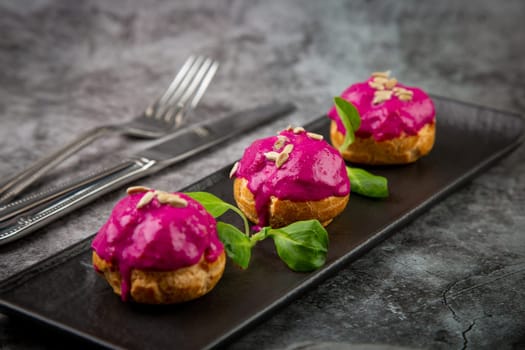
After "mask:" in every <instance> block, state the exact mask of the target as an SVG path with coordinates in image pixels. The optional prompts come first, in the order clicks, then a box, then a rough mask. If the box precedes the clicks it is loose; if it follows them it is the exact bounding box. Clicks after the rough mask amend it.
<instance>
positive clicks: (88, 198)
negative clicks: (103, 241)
mask: <svg viewBox="0 0 525 350" xmlns="http://www.w3.org/2000/svg"><path fill="white" fill-rule="evenodd" d="M155 164H157V162H156V161H154V160H150V159H146V158H139V159H132V160H130V161H129V162H127V163H123V164H121V166H120V167H118V168H115V169H114V171H113V172H108V171H107V170H105V171H104V176H101V175H100V173H97V174H94V175H92V176H91V177H88V178H86V179H85V182H86V183H87V185H86V186H85V187H79V188H78V189H76V190H72V191H70V192H69V193H67V194H66V195H63V196H61V197H58V199H56V200H55V201H50V202H46V203H45V204H43V205H40V206H38V207H36V208H34V209H32V210H30V211H29V212H27V213H26V214H25V215H23V216H19V217H14V218H12V219H11V220H7V221H5V222H2V223H0V245H3V244H6V243H9V242H12V241H14V240H16V239H19V238H22V237H24V236H26V235H28V234H30V233H32V232H34V231H35V230H37V229H39V228H41V227H43V226H45V225H47V224H49V223H50V222H52V221H54V220H56V219H58V218H60V217H62V216H64V215H66V214H68V213H70V212H71V211H73V210H75V209H78V208H80V207H82V206H84V205H85V204H87V203H90V202H92V201H93V200H95V199H97V198H99V197H100V196H102V195H104V194H106V193H109V192H111V191H113V190H115V189H117V188H119V187H121V186H123V185H124V184H126V183H129V182H131V181H134V180H136V179H139V178H141V177H143V176H146V175H148V174H149V173H150V172H151V170H152V167H153V166H154V165H155ZM126 165H127V166H126ZM93 179H96V180H94V181H93Z"/></svg>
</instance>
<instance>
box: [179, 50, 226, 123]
mask: <svg viewBox="0 0 525 350" xmlns="http://www.w3.org/2000/svg"><path fill="white" fill-rule="evenodd" d="M218 68H219V63H218V62H216V61H214V60H212V59H209V58H208V60H207V64H206V67H205V69H201V71H200V72H199V73H200V74H199V76H198V77H196V78H195V80H194V81H193V82H192V86H191V88H189V89H188V90H187V91H186V94H185V96H183V97H182V98H181V101H179V103H178V105H179V106H180V111H179V112H178V113H177V114H176V116H175V126H178V125H180V124H181V123H182V121H183V117H184V115H185V113H187V112H188V111H189V110H191V109H193V108H195V107H196V106H197V104H198V103H199V101H200V100H201V98H202V96H203V95H204V93H205V92H206V90H207V88H208V86H209V85H210V82H211V80H212V79H213V77H214V76H215V73H216V72H217V69H218ZM193 93H195V95H194V96H193V99H192V100H191V102H190V104H189V105H187V104H186V102H188V100H189V99H190V97H191V95H193Z"/></svg>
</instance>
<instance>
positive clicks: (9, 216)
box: [0, 103, 295, 245]
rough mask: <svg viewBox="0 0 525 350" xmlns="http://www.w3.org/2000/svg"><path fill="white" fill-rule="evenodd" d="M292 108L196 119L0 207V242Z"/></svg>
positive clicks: (264, 108) (285, 106)
mask: <svg viewBox="0 0 525 350" xmlns="http://www.w3.org/2000/svg"><path fill="white" fill-rule="evenodd" d="M293 110H295V106H294V105H293V104H291V103H272V104H270V105H265V106H260V107H257V108H254V109H250V110H247V111H242V112H237V113H234V114H232V115H230V116H227V117H224V118H220V119H215V120H211V121H206V122H204V123H200V124H195V125H193V126H189V127H187V128H185V129H182V130H180V131H178V132H176V133H174V134H172V135H170V136H168V137H166V138H163V139H161V140H159V141H158V142H156V143H154V144H153V145H152V146H150V147H148V148H146V149H144V150H142V151H140V152H138V153H136V154H134V155H133V156H131V157H129V158H128V159H126V160H125V161H124V162H122V163H120V164H117V165H116V166H114V167H112V168H110V169H105V170H103V171H101V172H99V173H95V174H93V175H91V176H88V177H87V178H83V179H81V180H79V181H77V182H75V183H71V184H69V185H67V186H65V187H61V188H58V189H55V190H53V191H47V192H45V193H42V194H40V195H36V196H31V197H29V199H27V200H23V199H22V200H20V201H17V202H14V203H12V204H8V205H5V206H4V207H0V216H1V217H2V218H3V220H0V245H3V244H6V243H9V242H12V241H14V240H16V239H19V238H21V237H24V236H25V235H27V234H29V233H32V232H34V231H35V230H37V229H39V228H41V227H43V226H45V225H47V224H49V223H50V222H52V221H54V220H56V219H58V218H60V217H62V216H64V215H66V214H68V213H70V212H71V211H73V210H75V209H78V208H80V207H81V206H83V205H85V204H87V203H90V202H92V201H93V200H95V199H97V198H99V197H100V196H102V195H104V194H106V193H109V192H111V191H113V190H115V189H117V188H120V187H121V186H123V185H125V184H127V183H130V182H132V181H134V180H137V179H139V178H142V177H145V176H147V175H151V174H153V173H156V172H157V171H159V170H162V169H164V168H166V167H169V166H172V165H174V164H176V163H179V162H181V161H183V160H185V159H187V158H189V157H191V156H193V155H195V154H197V153H200V152H202V151H204V150H206V149H208V148H210V147H212V146H214V145H217V144H219V143H221V142H224V141H226V140H228V139H230V138H231V137H233V136H235V135H239V134H241V133H243V132H247V131H250V130H251V129H254V128H255V127H257V126H259V125H262V124H264V123H267V122H269V121H271V120H273V119H275V118H277V117H279V116H282V115H285V114H288V113H290V112H292V111H293ZM21 213H23V215H20V214H21Z"/></svg>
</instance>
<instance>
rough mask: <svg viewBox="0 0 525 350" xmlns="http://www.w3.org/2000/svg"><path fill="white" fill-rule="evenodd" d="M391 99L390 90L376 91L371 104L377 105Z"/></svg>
mask: <svg viewBox="0 0 525 350" xmlns="http://www.w3.org/2000/svg"><path fill="white" fill-rule="evenodd" d="M391 97H392V91H390V90H376V91H375V93H374V100H373V101H372V103H373V104H378V103H381V102H385V101H387V100H389V99H390V98H391Z"/></svg>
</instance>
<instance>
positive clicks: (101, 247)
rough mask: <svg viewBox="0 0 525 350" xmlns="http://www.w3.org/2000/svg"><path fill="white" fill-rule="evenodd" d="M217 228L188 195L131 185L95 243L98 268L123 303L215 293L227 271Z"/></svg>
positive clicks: (178, 299)
mask: <svg viewBox="0 0 525 350" xmlns="http://www.w3.org/2000/svg"><path fill="white" fill-rule="evenodd" d="M216 226H217V223H216V221H215V219H214V218H213V217H212V216H211V215H210V214H209V213H208V212H207V211H206V210H205V209H204V208H203V207H202V206H201V205H200V204H199V203H198V202H197V201H195V200H193V199H191V198H190V197H188V196H186V195H185V194H182V193H167V192H162V191H154V190H151V189H147V188H144V187H131V188H129V189H128V196H127V197H125V198H123V199H122V200H120V201H119V202H118V203H117V204H116V206H115V208H114V209H113V211H112V213H111V215H110V217H109V219H108V221H107V222H106V223H105V224H104V225H103V226H102V228H101V229H100V231H99V232H98V233H97V235H96V236H95V238H94V240H93V242H92V248H93V265H94V267H95V269H96V270H97V272H99V273H100V274H102V275H103V276H104V277H105V279H106V280H107V281H108V283H109V284H110V286H111V287H112V288H113V291H114V292H115V293H116V294H118V295H120V296H121V298H122V300H123V301H126V300H129V299H131V300H133V301H135V302H138V303H146V304H172V303H180V302H184V301H188V300H192V299H195V298H198V297H200V296H202V295H204V294H206V293H208V292H209V291H210V290H212V289H213V287H214V286H215V285H216V284H217V282H218V281H219V279H220V278H221V276H222V274H223V272H224V266H225V263H226V258H225V253H224V247H223V245H222V243H221V242H220V241H219V238H218V236H217V228H216Z"/></svg>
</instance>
